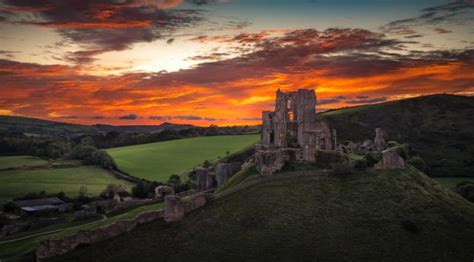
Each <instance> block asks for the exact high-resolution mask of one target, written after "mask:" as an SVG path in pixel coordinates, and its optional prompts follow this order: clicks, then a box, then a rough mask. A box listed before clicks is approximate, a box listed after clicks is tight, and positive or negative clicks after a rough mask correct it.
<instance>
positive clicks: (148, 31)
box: [5, 0, 205, 64]
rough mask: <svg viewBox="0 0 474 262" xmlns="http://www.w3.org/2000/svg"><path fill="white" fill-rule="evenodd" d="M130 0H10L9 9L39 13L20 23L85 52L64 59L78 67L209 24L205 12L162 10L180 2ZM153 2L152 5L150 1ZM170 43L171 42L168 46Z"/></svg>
mask: <svg viewBox="0 0 474 262" xmlns="http://www.w3.org/2000/svg"><path fill="white" fill-rule="evenodd" d="M146 2H147V1H138V0H126V1H112V0H69V1H64V0H38V1H33V0H18V1H17V0H7V1H5V4H6V6H7V7H6V8H7V9H10V10H12V12H13V13H14V14H15V13H35V15H34V16H29V18H28V19H23V20H21V21H15V19H16V18H15V15H12V16H10V17H13V18H11V19H12V20H13V21H15V22H16V23H23V24H31V25H37V26H44V27H50V28H54V29H57V30H58V32H59V33H60V34H61V35H62V36H63V37H64V38H65V39H68V40H70V41H72V42H73V43H75V44H79V45H80V46H81V47H82V48H83V50H80V51H77V52H71V53H68V54H67V55H66V57H65V58H64V59H65V60H67V61H71V62H74V63H78V64H81V63H90V62H93V61H94V60H95V59H94V57H95V56H97V55H99V54H101V53H104V52H109V51H122V50H125V49H128V48H130V47H131V46H132V44H134V43H138V42H151V41H154V40H157V39H162V38H163V35H169V34H171V33H172V32H174V31H176V30H178V29H181V28H185V27H190V26H194V25H196V24H198V23H200V22H202V21H204V20H205V18H204V15H203V14H204V11H202V10H194V9H183V10H181V9H167V10H165V9H160V8H159V6H160V4H161V5H166V6H169V5H173V3H174V2H180V1H156V3H158V7H156V6H152V5H145V4H146ZM150 2H151V1H150ZM169 41H170V40H168V43H170V42H169Z"/></svg>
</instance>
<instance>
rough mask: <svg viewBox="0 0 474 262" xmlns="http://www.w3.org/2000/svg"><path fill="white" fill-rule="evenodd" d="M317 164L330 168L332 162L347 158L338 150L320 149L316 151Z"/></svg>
mask: <svg viewBox="0 0 474 262" xmlns="http://www.w3.org/2000/svg"><path fill="white" fill-rule="evenodd" d="M315 157H316V165H317V166H319V167H322V168H330V167H331V166H332V164H334V163H339V162H342V161H344V160H345V158H344V155H343V154H341V153H340V152H337V151H330V150H318V151H316V155H315Z"/></svg>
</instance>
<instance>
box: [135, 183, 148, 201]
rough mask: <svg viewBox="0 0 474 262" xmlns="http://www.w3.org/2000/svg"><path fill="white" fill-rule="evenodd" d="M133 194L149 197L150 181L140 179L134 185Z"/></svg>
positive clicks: (138, 196) (139, 196)
mask: <svg viewBox="0 0 474 262" xmlns="http://www.w3.org/2000/svg"><path fill="white" fill-rule="evenodd" d="M132 195H133V196H134V197H137V198H147V196H148V183H147V182H145V181H143V180H140V182H138V183H137V184H136V185H135V186H134V187H132Z"/></svg>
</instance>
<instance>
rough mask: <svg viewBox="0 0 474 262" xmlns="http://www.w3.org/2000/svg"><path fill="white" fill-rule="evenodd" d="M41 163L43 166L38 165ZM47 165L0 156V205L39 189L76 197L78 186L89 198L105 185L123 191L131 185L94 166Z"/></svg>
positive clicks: (19, 158)
mask: <svg viewBox="0 0 474 262" xmlns="http://www.w3.org/2000/svg"><path fill="white" fill-rule="evenodd" d="M45 163H46V164H47V165H41V164H45ZM50 164H51V165H50ZM50 164H48V162H47V161H45V160H42V159H39V158H35V157H30V156H15V157H0V169H3V170H2V171H0V204H1V203H4V202H6V201H8V200H10V199H11V198H13V197H18V196H22V195H25V194H26V193H31V192H37V193H38V192H40V191H43V190H44V191H46V193H58V192H61V191H62V192H64V193H66V195H67V196H70V197H76V196H77V195H78V193H79V190H80V188H81V186H85V187H86V188H87V192H86V193H87V195H89V196H97V195H99V194H100V192H102V191H103V190H104V189H105V187H106V186H107V185H109V184H121V185H123V186H124V187H125V188H126V189H130V188H131V186H132V183H130V182H127V181H124V180H119V179H117V178H115V177H114V176H113V175H112V174H111V173H110V172H108V171H107V170H104V169H101V168H98V167H94V166H79V165H78V166H68V167H61V166H59V167H54V168H52V166H55V165H57V164H58V163H50ZM68 164H70V163H68ZM13 166H16V167H15V168H14V167H13ZM5 168H9V169H7V170H6V169H5Z"/></svg>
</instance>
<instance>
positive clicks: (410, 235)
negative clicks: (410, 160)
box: [54, 167, 474, 261]
mask: <svg viewBox="0 0 474 262" xmlns="http://www.w3.org/2000/svg"><path fill="white" fill-rule="evenodd" d="M242 176H244V175H241V177H240V181H239V183H235V185H233V186H231V187H227V188H226V189H225V190H223V191H221V192H219V194H218V195H217V196H216V198H215V199H214V200H212V201H211V202H210V203H209V204H208V205H206V206H205V207H203V208H201V209H198V210H196V211H195V212H193V213H191V214H190V215H189V216H188V217H186V218H185V219H184V220H183V221H180V222H177V223H172V224H166V223H164V222H161V221H159V222H153V223H150V224H147V225H144V226H141V227H139V228H137V229H136V230H134V231H132V232H130V233H128V234H126V235H122V236H120V237H117V238H114V239H112V240H110V241H106V242H102V243H99V244H96V245H93V246H88V247H81V248H79V249H78V250H76V251H74V252H72V253H69V254H67V255H65V256H63V257H58V258H55V259H54V261H262V260H263V261H316V260H318V261H319V260H321V261H346V260H347V261H382V260H383V261H471V260H472V259H473V258H474V249H473V248H472V247H473V246H472V244H473V243H474V205H473V204H471V203H469V202H468V201H466V200H464V199H462V198H461V197H459V196H458V195H456V194H455V193H452V192H451V191H449V190H447V189H445V188H443V187H441V186H440V185H438V184H437V183H436V182H435V181H433V180H432V179H431V178H429V177H428V176H426V175H425V174H423V173H421V172H419V171H418V170H416V169H414V168H412V167H408V168H407V169H406V170H404V171H390V172H389V171H384V172H375V171H365V172H361V173H356V174H352V175H345V176H341V175H339V176H335V175H331V174H327V173H323V172H319V173H318V172H317V171H315V172H299V173H298V172H294V173H289V174H285V175H281V176H276V177H271V178H268V177H267V178H264V177H259V176H252V175H248V174H246V175H245V176H244V177H243V178H242Z"/></svg>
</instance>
